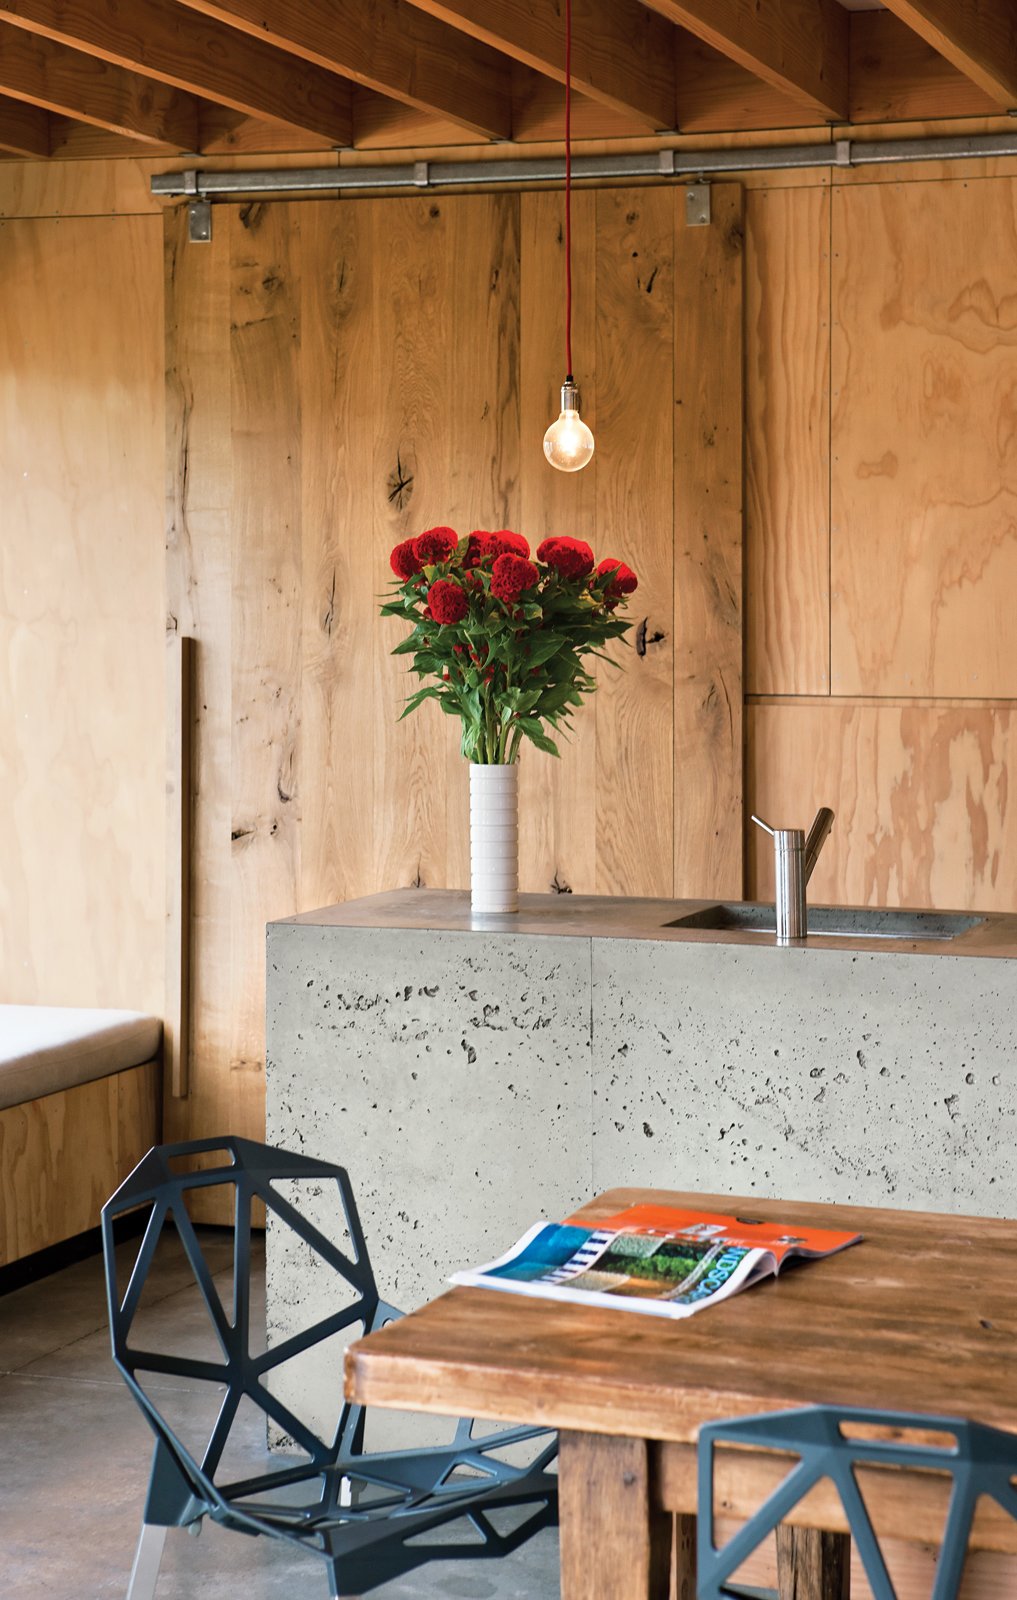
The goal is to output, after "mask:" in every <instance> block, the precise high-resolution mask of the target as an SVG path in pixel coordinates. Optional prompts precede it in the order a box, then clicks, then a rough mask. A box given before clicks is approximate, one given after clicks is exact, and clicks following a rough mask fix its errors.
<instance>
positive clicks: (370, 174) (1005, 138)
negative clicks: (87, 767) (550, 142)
mask: <svg viewBox="0 0 1017 1600" xmlns="http://www.w3.org/2000/svg"><path fill="white" fill-rule="evenodd" d="M1014 155H1017V133H1013V134H1010V133H979V134H962V135H957V136H955V137H951V136H949V135H947V136H945V137H943V138H927V139H886V140H861V139H858V140H855V139H837V140H835V141H834V142H833V143H826V144H789V145H764V146H755V147H753V148H751V149H746V148H742V149H723V150H691V149H688V150H686V149H682V150H654V151H648V152H644V153H641V154H633V153H626V152H624V151H621V152H618V153H616V154H614V155H601V156H576V157H573V161H572V176H573V178H574V179H575V180H576V181H577V182H587V183H598V182H606V181H609V180H613V179H618V178H621V179H635V178H641V179H649V180H651V181H652V180H654V179H656V180H657V181H658V182H667V181H668V180H675V179H677V180H679V181H683V180H688V179H690V178H709V177H712V176H715V175H716V174H719V173H723V172H775V171H780V170H788V169H801V168H808V167H816V168H822V167H869V166H885V165H887V164H890V163H893V162H906V161H963V160H965V159H970V158H971V157H983V158H985V157H992V156H1014ZM564 181H565V162H564V160H563V159H562V158H560V157H558V156H542V157H530V156H514V157H512V158H511V159H510V160H505V161H413V162H406V163H403V164H401V165H396V164H392V163H382V162H379V163H376V164H375V163H370V164H365V165H363V166H351V167H342V166H339V167H286V168H277V169H275V170H268V171H257V170H251V171H246V172H214V171H212V172H199V171H197V170H196V169H194V168H190V169H188V170H186V171H183V172H159V173H156V174H155V175H154V176H153V178H152V193H153V194H156V195H167V196H183V197H186V198H188V199H190V200H191V201H192V202H193V210H194V211H195V212H198V211H199V210H200V213H201V214H202V215H204V216H205V217H206V218H207V217H208V207H207V202H208V201H209V200H211V198H212V197H213V196H218V197H225V196H240V195H259V194H264V195H268V194H272V195H284V194H295V193H300V194H309V193H316V192H322V191H324V192H326V193H330V194H336V193H339V194H349V193H351V192H354V191H356V190H361V189H363V190H370V191H373V192H375V193H377V192H378V191H379V190H385V189H411V190H412V189H429V190H438V189H453V188H455V189H469V188H485V189H488V188H493V187H496V186H498V185H500V184H524V183H525V184H530V183H564ZM196 220H197V219H196V218H195V217H194V216H193V215H192V233H194V228H193V223H194V222H195V221H196ZM197 236H199V237H200V233H199V234H198V235H197ZM207 236H208V235H207V234H206V235H205V237H207Z"/></svg>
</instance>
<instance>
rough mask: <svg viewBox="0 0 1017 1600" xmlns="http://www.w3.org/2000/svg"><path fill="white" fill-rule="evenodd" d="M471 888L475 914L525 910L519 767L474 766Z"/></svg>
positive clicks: (472, 781)
mask: <svg viewBox="0 0 1017 1600" xmlns="http://www.w3.org/2000/svg"><path fill="white" fill-rule="evenodd" d="M470 887H471V904H472V907H473V910H474V912H476V913H478V914H480V915H483V914H485V913H486V914H487V915H490V914H492V913H499V912H506V911H518V910H519V768H518V766H516V765H515V763H513V764H512V765H511V766H501V767H499V766H491V767H485V766H478V765H477V764H476V763H475V762H472V761H471V762H470Z"/></svg>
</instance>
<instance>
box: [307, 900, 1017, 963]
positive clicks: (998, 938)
mask: <svg viewBox="0 0 1017 1600" xmlns="http://www.w3.org/2000/svg"><path fill="white" fill-rule="evenodd" d="M715 904H717V901H715V900H647V899H643V900H635V899H626V898H623V897H621V896H615V895H578V894H577V895H571V894H569V895H552V894H523V895H520V896H519V911H518V913H517V914H516V915H514V916H482V917H475V916H474V915H473V914H472V912H471V909H470V896H469V893H468V891H467V890H465V889H391V890H389V891H388V892H387V893H385V894H373V895H368V896H365V898H363V899H361V900H348V901H345V902H344V903H343V904H341V905H335V906H323V907H322V908H321V909H320V910H318V911H305V912H303V913H302V914H301V915H300V916H296V917H285V918H281V919H280V922H279V923H278V924H276V926H280V925H286V924H305V925H309V926H312V927H335V928H377V929H393V928H408V929H424V930H426V929H433V930H436V931H438V930H440V931H444V932H456V933H487V934H491V933H497V934H520V935H527V936H530V937H532V936H533V935H540V934H546V935H549V936H554V937H557V938H562V937H571V938H584V939H590V938H593V939H652V940H658V941H661V942H664V943H669V944H670V943H674V944H680V943H686V944H724V945H731V944H736V945H748V946H756V947H763V948H765V947H767V946H771V947H773V948H778V946H777V943H776V939H775V937H774V935H773V934H766V933H752V932H748V931H746V930H744V929H729V928H725V929H722V930H716V929H706V928H688V927H682V928H672V927H668V926H667V924H668V923H669V922H672V921H674V919H675V918H677V917H681V916H683V915H687V914H688V913H690V912H695V911H698V910H701V909H702V908H704V907H706V906H711V905H715ZM844 909H851V908H844ZM959 915H984V916H985V921H984V922H983V923H981V924H980V925H979V926H977V927H974V928H970V929H968V930H967V931H966V932H964V933H962V934H959V935H958V936H957V937H956V938H955V939H896V938H885V937H879V938H865V937H864V936H858V937H846V936H840V935H838V936H837V937H835V938H831V937H830V936H829V935H822V934H820V935H815V936H812V937H810V938H808V939H806V940H803V941H800V942H797V943H796V944H795V945H794V946H793V948H794V949H797V950H802V949H807V950H822V951H825V952H828V953H829V952H844V951H859V950H864V951H866V952H867V953H869V954H874V953H876V952H882V951H886V952H891V951H893V952H896V953H898V954H907V955H935V956H992V957H996V958H997V959H998V958H1000V957H1004V958H1009V959H1017V914H1014V915H1003V914H1000V913H995V912H985V913H979V912H968V913H959ZM779 948H788V947H786V946H782V947H779Z"/></svg>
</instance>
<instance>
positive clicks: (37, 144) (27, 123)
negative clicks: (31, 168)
mask: <svg viewBox="0 0 1017 1600" xmlns="http://www.w3.org/2000/svg"><path fill="white" fill-rule="evenodd" d="M0 150H3V151H5V152H6V153H7V154H8V155H12V156H33V157H35V156H43V157H45V156H48V155H49V150H50V136H49V113H48V112H46V111H43V110H42V109H41V108H40V107H39V106H30V105H28V104H27V102H26V101H24V100H6V99H4V98H2V97H0Z"/></svg>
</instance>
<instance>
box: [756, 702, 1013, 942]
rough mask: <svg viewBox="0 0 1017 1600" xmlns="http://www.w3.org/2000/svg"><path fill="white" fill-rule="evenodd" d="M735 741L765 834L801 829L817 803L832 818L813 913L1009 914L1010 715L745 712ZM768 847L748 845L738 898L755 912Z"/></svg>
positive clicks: (975, 710) (931, 706)
mask: <svg viewBox="0 0 1017 1600" xmlns="http://www.w3.org/2000/svg"><path fill="white" fill-rule="evenodd" d="M748 733H749V740H748V746H749V754H748V772H749V774H750V779H749V789H748V795H747V801H748V804H747V809H752V810H755V811H758V812H759V813H760V814H761V815H762V816H764V817H766V819H767V821H769V822H771V823H773V824H774V825H775V826H777V827H802V826H804V827H808V825H809V823H810V822H811V821H812V817H813V814H814V812H815V811H816V809H817V807H819V806H820V805H829V806H831V807H832V808H833V810H834V811H835V812H836V821H835V822H834V827H833V832H832V833H831V835H830V837H829V839H828V840H827V843H826V845H825V846H824V848H823V853H822V855H821V856H820V858H819V863H818V865H817V867H816V870H815V873H814V875H813V878H812V882H811V884H810V885H809V896H810V899H812V900H813V901H814V902H815V903H817V904H820V903H824V902H829V903H831V904H835V905H891V906H895V905H904V906H939V907H954V908H958V909H963V908H967V907H974V908H977V909H979V910H985V911H991V910H997V911H1012V910H1013V909H1014V905H1015V904H1017V809H1015V808H1014V806H1013V804H1012V802H1011V795H1010V788H1011V785H1010V774H1011V772H1012V771H1013V768H1014V762H1015V761H1017V715H1015V712H1014V711H1013V710H1011V709H1009V708H1007V707H1003V706H978V705H970V706H957V705H953V706H951V705H937V704H935V703H925V704H917V705H916V704H910V705H893V704H880V703H878V702H869V703H866V704H851V703H844V702H832V703H830V702H828V703H825V704H824V703H822V702H815V701H813V702H805V703H799V704H795V703H784V704H779V703H773V702H771V703H769V704H761V705H754V706H751V707H750V708H749V710H748ZM751 832H752V834H756V833H757V832H758V830H757V829H755V828H753V829H751ZM768 845H769V841H768V840H766V839H765V838H764V837H763V836H761V835H760V837H759V838H758V839H750V865H749V888H750V892H751V894H752V895H753V897H755V898H761V899H764V900H766V899H769V898H771V897H772V894H773V861H772V849H770V848H768Z"/></svg>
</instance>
